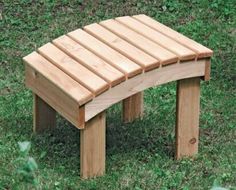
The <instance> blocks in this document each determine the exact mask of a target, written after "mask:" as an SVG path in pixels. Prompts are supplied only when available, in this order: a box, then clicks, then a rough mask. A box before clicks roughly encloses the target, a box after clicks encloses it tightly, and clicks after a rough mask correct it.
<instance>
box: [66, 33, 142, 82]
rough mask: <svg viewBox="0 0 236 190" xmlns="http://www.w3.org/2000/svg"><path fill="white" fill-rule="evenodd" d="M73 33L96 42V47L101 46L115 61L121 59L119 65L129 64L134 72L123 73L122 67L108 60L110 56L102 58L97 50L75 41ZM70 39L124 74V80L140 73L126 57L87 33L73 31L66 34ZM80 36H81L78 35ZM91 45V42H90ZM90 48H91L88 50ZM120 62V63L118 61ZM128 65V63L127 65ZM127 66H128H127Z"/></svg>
mask: <svg viewBox="0 0 236 190" xmlns="http://www.w3.org/2000/svg"><path fill="white" fill-rule="evenodd" d="M74 32H80V33H81V32H83V33H84V34H82V35H87V37H89V38H91V39H90V40H92V41H94V40H95V42H96V41H97V43H98V44H97V45H98V46H103V48H105V50H107V51H109V53H111V54H113V55H112V56H115V58H116V59H117V58H118V59H122V61H121V63H122V62H125V61H128V62H130V63H131V65H132V67H137V68H136V70H134V71H132V72H128V71H125V69H124V68H122V66H120V67H119V66H118V65H119V64H118V62H114V61H111V60H109V59H111V57H112V56H110V57H109V56H104V55H101V53H99V52H98V50H95V49H93V48H92V47H91V46H89V45H88V44H86V43H85V42H81V41H79V40H78V39H76V37H75V36H74V35H75V34H73V33H74ZM67 35H68V36H69V37H70V38H71V39H73V40H75V41H76V42H78V43H79V44H80V45H81V46H83V47H85V48H86V49H88V50H89V51H91V52H92V53H94V54H95V55H97V56H98V57H100V58H101V59H103V60H105V61H106V62H107V63H109V64H110V65H112V66H113V67H115V68H116V69H118V70H119V71H120V72H122V73H124V74H125V76H126V79H128V78H132V77H134V76H136V75H139V74H141V73H142V68H141V67H140V66H139V65H138V64H136V63H134V62H133V61H132V60H130V59H128V58H127V57H125V56H124V55H122V54H121V53H119V52H117V51H116V50H114V49H113V48H111V47H110V46H107V45H106V44H105V43H103V42H102V41H100V40H99V39H97V38H95V37H93V36H92V35H90V34H89V33H87V32H86V31H84V30H82V29H77V30H74V31H72V32H70V33H68V34H67ZM80 35H81V34H80ZM90 43H91V42H90ZM90 47H91V48H90ZM119 62H120V61H119ZM127 64H129V63H127ZM123 66H124V64H123ZM128 66H129V65H128Z"/></svg>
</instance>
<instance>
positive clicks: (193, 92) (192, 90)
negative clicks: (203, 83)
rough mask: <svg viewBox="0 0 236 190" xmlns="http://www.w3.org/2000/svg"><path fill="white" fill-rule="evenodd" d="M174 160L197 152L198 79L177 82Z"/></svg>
mask: <svg viewBox="0 0 236 190" xmlns="http://www.w3.org/2000/svg"><path fill="white" fill-rule="evenodd" d="M176 109H177V110H176V158H177V159H180V158H182V157H185V156H193V155H195V154H197V152H198V136H199V112H200V78H199V77H196V78H190V79H183V80H180V81H178V82H177V106H176Z"/></svg>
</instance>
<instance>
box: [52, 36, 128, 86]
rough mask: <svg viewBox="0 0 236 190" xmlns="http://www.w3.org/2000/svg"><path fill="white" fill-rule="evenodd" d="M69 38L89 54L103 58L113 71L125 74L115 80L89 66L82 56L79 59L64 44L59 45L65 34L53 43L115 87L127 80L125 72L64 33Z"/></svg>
mask: <svg viewBox="0 0 236 190" xmlns="http://www.w3.org/2000/svg"><path fill="white" fill-rule="evenodd" d="M64 36H66V37H67V38H69V40H72V41H73V43H76V44H78V45H80V46H81V47H83V48H84V50H85V51H88V52H89V54H93V55H92V56H96V57H97V59H98V60H101V62H102V63H104V64H107V65H108V66H109V67H111V69H114V70H113V71H111V73H114V72H118V73H120V74H123V76H120V77H117V79H115V80H113V81H112V80H109V79H108V78H107V77H105V76H104V75H102V74H101V73H99V71H96V70H95V68H92V66H88V65H89V64H88V63H85V62H86V61H84V60H82V58H81V59H80V60H79V59H78V58H77V57H76V56H75V55H73V53H71V52H69V50H65V49H64V47H62V45H59V42H57V40H58V39H59V38H61V37H63V36H60V37H58V38H57V39H55V40H53V42H52V43H53V44H54V45H55V46H56V47H58V48H59V49H60V50H61V51H63V52H64V53H65V54H67V55H68V56H70V57H71V58H73V59H74V60H76V61H77V62H78V63H79V64H81V65H83V66H84V67H86V68H87V69H88V70H90V71H91V72H93V73H94V74H96V75H98V76H99V77H101V78H102V79H103V80H105V81H106V82H107V83H109V85H110V87H114V86H116V85H118V84H119V83H121V82H123V81H125V75H124V73H122V72H120V71H119V70H118V69H116V68H115V67H114V66H113V65H111V64H109V63H107V62H106V61H105V60H103V59H102V58H100V57H98V56H97V55H95V54H94V53H93V52H91V51H90V50H88V49H87V48H86V47H84V46H82V45H81V44H79V43H78V42H76V41H75V40H74V39H72V38H70V37H69V36H67V35H64Z"/></svg>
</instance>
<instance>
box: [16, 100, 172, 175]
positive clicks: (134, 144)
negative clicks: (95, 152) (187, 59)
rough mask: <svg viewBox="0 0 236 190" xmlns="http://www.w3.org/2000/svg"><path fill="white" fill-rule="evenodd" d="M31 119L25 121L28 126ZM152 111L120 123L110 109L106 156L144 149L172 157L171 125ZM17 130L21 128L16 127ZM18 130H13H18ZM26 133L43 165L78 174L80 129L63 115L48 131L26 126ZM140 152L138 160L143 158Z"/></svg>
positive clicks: (117, 111)
mask: <svg viewBox="0 0 236 190" xmlns="http://www.w3.org/2000/svg"><path fill="white" fill-rule="evenodd" d="M30 123H31V121H27V125H28V126H29V125H30ZM164 124H165V122H164V121H161V119H160V118H158V116H157V117H156V116H155V113H149V112H148V113H145V115H144V117H143V119H137V120H135V121H134V122H132V123H128V124H123V122H122V120H121V109H120V106H119V105H118V106H115V107H112V108H110V109H109V111H108V113H107V122H106V125H107V128H106V156H107V159H109V157H110V156H116V155H119V154H120V155H123V154H130V153H132V152H136V153H139V152H141V153H142V152H145V155H147V156H149V157H150V156H152V155H156V154H159V155H160V156H161V157H166V158H167V159H173V157H174V143H173V142H174V141H173V131H174V129H172V127H170V126H164ZM19 130H20V129H19ZM17 131H18V130H15V132H16V133H17ZM26 134H27V135H26V136H31V142H32V145H33V147H32V149H33V150H32V152H33V154H34V156H35V158H36V160H38V162H39V165H42V167H55V168H56V170H57V171H63V176H67V175H68V176H71V174H72V173H75V175H78V174H79V172H80V167H79V165H80V159H79V158H80V130H78V129H77V128H75V127H73V126H72V125H71V124H70V123H69V122H67V121H66V120H65V119H63V118H62V117H60V116H59V117H58V123H57V128H55V129H51V130H47V131H45V132H44V133H42V134H39V135H33V136H32V129H27V132H26ZM16 135H17V134H16ZM142 155H143V154H140V156H138V157H137V160H138V161H142V159H144V160H145V158H143V156H142Z"/></svg>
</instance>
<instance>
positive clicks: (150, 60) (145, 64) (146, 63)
mask: <svg viewBox="0 0 236 190" xmlns="http://www.w3.org/2000/svg"><path fill="white" fill-rule="evenodd" d="M93 25H94V27H95V28H94V29H93V28H90V27H91V26H92V27H93ZM96 27H98V30H99V27H100V30H103V31H100V32H101V33H102V32H105V34H104V37H101V35H102V34H101V33H100V34H99V33H97V31H96ZM83 29H84V30H85V31H86V32H88V33H89V34H90V35H92V36H93V37H95V38H97V39H98V40H100V41H102V42H103V43H105V44H106V45H108V46H109V47H110V48H112V49H114V50H115V51H118V52H119V53H121V54H122V55H124V56H125V57H127V58H128V59H131V60H132V61H134V62H135V63H136V64H138V65H140V66H141V67H142V68H143V72H147V71H150V70H153V69H155V68H158V67H159V66H160V63H159V60H158V59H156V58H154V57H153V56H151V55H149V54H147V53H145V52H144V51H142V50H141V49H140V48H137V47H136V46H134V45H132V44H131V43H129V42H128V41H126V40H124V39H122V38H120V37H119V36H117V35H116V34H114V33H113V32H111V31H109V30H108V29H106V28H105V27H104V26H102V25H100V24H97V23H94V24H90V25H87V26H85V27H84V28H83ZM106 33H107V35H110V38H113V37H114V39H115V40H112V41H109V40H108V39H105V38H106ZM113 41H121V42H122V44H120V45H119V44H115V43H114V44H113ZM122 45H123V46H127V48H123V49H122V47H121V46H122ZM129 50H130V51H131V52H134V54H130V51H129ZM135 54H136V55H137V54H138V56H142V57H140V58H142V59H140V58H139V57H137V56H136V55H135ZM143 57H144V58H143ZM145 59H146V60H145Z"/></svg>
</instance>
